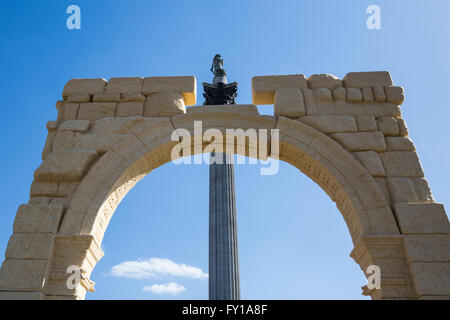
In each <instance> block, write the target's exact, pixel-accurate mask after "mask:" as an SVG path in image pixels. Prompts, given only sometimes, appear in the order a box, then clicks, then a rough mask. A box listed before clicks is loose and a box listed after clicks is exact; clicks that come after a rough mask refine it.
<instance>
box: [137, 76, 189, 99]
mask: <svg viewBox="0 0 450 320" xmlns="http://www.w3.org/2000/svg"><path fill="white" fill-rule="evenodd" d="M164 91H165V92H178V93H181V94H182V95H183V99H184V104H185V105H187V106H191V105H194V104H195V100H196V94H197V84H196V79H195V77H190V76H183V77H149V78H144V84H143V86H142V92H143V93H144V95H146V96H148V95H153V94H155V93H158V92H164Z"/></svg>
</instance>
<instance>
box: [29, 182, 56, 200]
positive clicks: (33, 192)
mask: <svg viewBox="0 0 450 320" xmlns="http://www.w3.org/2000/svg"><path fill="white" fill-rule="evenodd" d="M57 194H58V183H56V182H40V181H33V183H31V188H30V197H43V196H44V197H55V196H56V195H57Z"/></svg>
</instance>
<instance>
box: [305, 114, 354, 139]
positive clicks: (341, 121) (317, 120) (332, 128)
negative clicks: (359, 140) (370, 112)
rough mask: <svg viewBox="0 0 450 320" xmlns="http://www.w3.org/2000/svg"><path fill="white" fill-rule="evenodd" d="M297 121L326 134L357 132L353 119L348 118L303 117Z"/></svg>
mask: <svg viewBox="0 0 450 320" xmlns="http://www.w3.org/2000/svg"><path fill="white" fill-rule="evenodd" d="M298 120H300V121H301V122H303V123H306V124H308V125H310V126H311V127H314V128H316V129H318V130H320V131H321V132H323V133H327V134H328V133H333V132H356V131H357V129H356V122H355V118H353V117H350V116H333V115H330V116H328V115H316V116H304V117H301V118H299V119H298Z"/></svg>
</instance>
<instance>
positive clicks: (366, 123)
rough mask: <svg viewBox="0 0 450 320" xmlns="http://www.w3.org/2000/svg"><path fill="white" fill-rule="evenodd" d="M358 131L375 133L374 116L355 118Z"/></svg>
mask: <svg viewBox="0 0 450 320" xmlns="http://www.w3.org/2000/svg"><path fill="white" fill-rule="evenodd" d="M355 119H356V124H357V127H358V131H361V132H363V131H375V130H378V127H377V122H376V120H375V117H374V116H361V115H358V116H356V117H355Z"/></svg>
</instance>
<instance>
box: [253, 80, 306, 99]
mask: <svg viewBox="0 0 450 320" xmlns="http://www.w3.org/2000/svg"><path fill="white" fill-rule="evenodd" d="M281 88H297V89H303V88H305V89H306V88H308V85H307V82H306V78H305V75H303V74H292V75H283V76H258V77H253V78H252V103H253V104H255V105H261V104H273V103H274V99H275V91H276V90H277V89H281Z"/></svg>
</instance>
